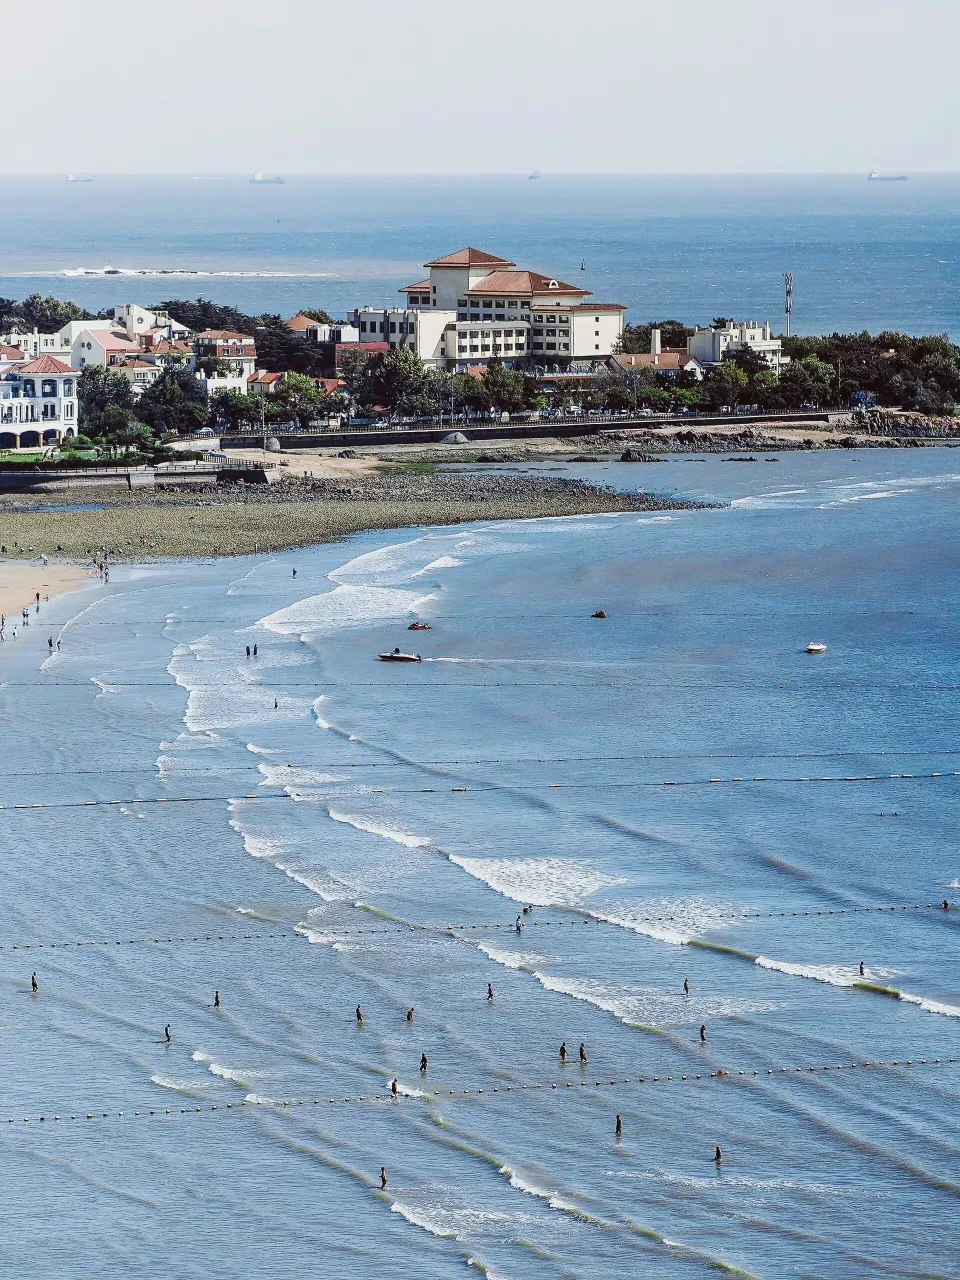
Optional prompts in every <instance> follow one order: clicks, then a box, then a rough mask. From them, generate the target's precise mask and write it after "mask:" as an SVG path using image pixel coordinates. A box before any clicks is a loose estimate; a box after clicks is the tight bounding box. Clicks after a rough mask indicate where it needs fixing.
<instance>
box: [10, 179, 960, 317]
mask: <svg viewBox="0 0 960 1280" xmlns="http://www.w3.org/2000/svg"><path fill="white" fill-rule="evenodd" d="M468 244H472V245H474V246H475V247H478V248H481V249H485V250H487V251H488V252H493V253H497V254H501V255H504V256H506V257H508V258H511V259H515V260H516V262H517V263H518V264H519V265H520V266H522V267H527V268H532V269H534V270H539V271H544V272H546V273H547V274H551V275H556V276H558V277H560V278H562V279H566V280H568V281H571V282H574V283H576V284H578V285H582V287H584V288H586V289H589V290H591V291H592V292H593V294H594V295H595V297H596V298H597V300H599V301H605V302H611V301H612V302H622V303H624V304H625V305H626V306H627V307H629V315H628V319H630V320H633V321H641V322H642V321H647V320H651V319H664V318H667V317H671V318H675V319H679V320H683V321H685V322H686V323H688V324H691V325H692V324H698V323H699V324H708V323H709V322H710V321H711V319H712V318H713V317H714V316H717V315H724V316H734V317H736V318H738V319H754V320H761V321H763V320H770V322H771V323H772V324H773V326H774V328H775V330H776V329H778V328H782V322H783V273H784V272H785V271H791V272H792V273H793V276H794V310H793V331H794V332H795V333H798V334H815V333H830V332H834V331H841V332H851V331H859V330H862V329H867V330H870V331H871V332H874V333H877V332H880V331H881V330H884V329H898V330H901V331H903V332H906V333H912V334H928V333H949V334H951V335H952V336H953V338H954V340H957V339H960V320H958V310H957V297H958V293H960V175H957V174H911V175H910V177H909V180H908V181H906V182H894V183H887V182H867V181H866V180H865V174H863V173H857V174H831V175H727V176H724V175H712V176H710V175H691V176H657V175H632V176H631V175H626V176H622V175H621V176H609V177H604V176H597V175H590V176H572V175H565V176H555V175H551V174H544V175H542V177H540V178H539V179H537V180H535V181H530V180H529V179H528V178H527V177H525V176H515V177H505V176H503V177H497V176H480V177H475V178H464V177H442V178H441V177H430V176H426V177H411V178H383V177H370V178H363V177H326V178H324V177H296V176H289V177H288V179H287V181H286V184H285V185H283V186H268V185H255V184H252V183H251V182H250V181H249V180H248V179H247V178H246V177H239V176H238V177H234V178H224V177H219V178H217V177H204V176H203V175H197V176H196V177H193V176H183V177H122V176H115V177H97V178H96V180H95V181H92V182H89V183H87V182H75V183H68V182H66V180H65V179H64V178H63V177H13V176H0V294H2V295H3V296H6V297H11V298H21V297H24V296H26V295H27V294H30V293H34V292H40V293H43V294H44V295H46V294H48V293H53V294H55V295H56V296H58V297H64V298H72V299H74V300H75V301H77V302H79V303H81V304H82V305H84V306H85V307H87V308H89V309H90V310H93V311H96V310H99V309H101V308H104V307H111V306H115V305H117V304H118V303H121V302H127V301H133V302H140V303H144V304H150V303H155V302H157V301H160V300H163V299H167V298H170V297H183V296H186V297H197V296H203V297H207V298H213V299H215V300H217V301H220V302H224V303H229V304H231V305H233V306H236V307H238V308H240V309H241V310H244V311H247V312H253V313H257V314H259V313H260V312H263V311H270V312H274V313H280V314H282V315H284V316H288V315H291V314H293V313H295V312H296V311H297V310H298V309H299V308H300V307H311V308H314V307H326V309H327V310H328V311H330V312H331V313H332V314H333V315H335V316H343V315H345V314H346V312H347V311H349V310H350V309H351V308H353V307H355V306H361V305H364V304H371V305H374V306H383V305H384V304H391V303H395V302H397V301H398V293H397V291H398V289H401V288H402V287H403V286H404V285H409V284H413V283H415V282H417V281H419V280H420V279H422V276H423V263H425V262H428V261H429V260H431V259H432V258H436V257H437V256H438V255H440V254H444V253H449V252H452V251H454V250H456V249H459V248H463V247H464V246H466V245H468ZM107 267H110V268H112V269H113V270H118V271H123V272H131V271H132V272H134V273H147V274H133V275H130V276H122V277H117V276H112V275H111V276H105V275H103V271H104V269H105V268H107ZM581 267H582V268H583V269H581ZM159 272H172V273H173V274H170V275H159V276H158V275H157V273H159ZM87 273H93V274H87Z"/></svg>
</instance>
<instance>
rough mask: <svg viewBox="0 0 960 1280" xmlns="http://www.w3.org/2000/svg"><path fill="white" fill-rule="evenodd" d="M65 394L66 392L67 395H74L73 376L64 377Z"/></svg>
mask: <svg viewBox="0 0 960 1280" xmlns="http://www.w3.org/2000/svg"><path fill="white" fill-rule="evenodd" d="M63 394H64V395H65V396H72V395H73V379H72V378H65V379H64V382H63Z"/></svg>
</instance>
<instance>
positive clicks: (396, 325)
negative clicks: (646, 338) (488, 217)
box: [350, 249, 626, 371]
mask: <svg viewBox="0 0 960 1280" xmlns="http://www.w3.org/2000/svg"><path fill="white" fill-rule="evenodd" d="M425 266H426V267H427V269H428V270H429V272H430V275H429V276H428V277H427V279H426V280H422V281H420V282H419V283H417V284H412V285H407V286H406V287H405V288H404V289H401V290H400V292H401V293H402V294H404V295H405V296H406V305H405V306H403V307H395V308H388V309H379V308H375V307H361V308H359V309H358V310H357V311H354V312H353V313H352V314H351V316H350V319H351V322H352V323H353V324H354V325H356V327H357V329H358V330H359V337H360V343H361V344H364V343H372V342H386V343H387V344H388V345H389V347H393V348H396V347H411V348H412V349H413V350H414V351H416V353H417V355H418V356H420V358H421V359H422V360H423V361H424V362H425V363H426V364H429V365H433V366H435V367H437V368H443V369H448V370H451V371H453V370H465V369H468V368H471V367H476V366H478V365H479V366H482V365H485V364H487V363H488V362H489V361H490V360H492V359H500V360H502V361H503V362H504V364H506V365H508V366H509V367H511V368H518V369H524V370H530V371H533V370H535V369H537V368H550V367H553V368H554V369H557V368H564V367H570V366H571V365H574V364H580V365H584V366H585V367H588V366H593V365H599V364H603V363H604V362H605V361H606V360H607V359H608V358H609V356H610V355H611V353H612V352H613V349H614V346H615V344H616V342H617V340H618V339H619V337H620V334H621V333H622V331H623V316H624V312H625V311H626V307H624V306H621V305H620V304H619V303H611V302H607V303H602V302H601V303H598V302H593V301H590V299H591V298H592V294H591V293H590V291H589V290H587V289H581V288H580V287H579V286H577V285H572V284H567V283H565V282H564V281H562V280H557V279H555V278H553V277H551V276H545V275H541V274H540V273H539V272H537V271H525V270H518V269H516V264H515V263H513V262H510V261H508V260H507V259H505V258H498V257H495V256H494V255H493V254H490V253H485V252H483V251H482V250H479V249H461V250H460V251H459V252H458V253H452V254H449V255H447V256H446V257H444V258H436V259H435V260H434V261H432V262H428V263H425Z"/></svg>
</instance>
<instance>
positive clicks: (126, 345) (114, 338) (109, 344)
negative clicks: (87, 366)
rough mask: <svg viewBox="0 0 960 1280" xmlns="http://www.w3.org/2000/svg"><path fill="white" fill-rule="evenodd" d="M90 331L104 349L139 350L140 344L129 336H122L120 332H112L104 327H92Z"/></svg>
mask: <svg viewBox="0 0 960 1280" xmlns="http://www.w3.org/2000/svg"><path fill="white" fill-rule="evenodd" d="M88 332H89V333H90V334H91V335H92V336H93V337H94V338H96V340H97V342H99V343H100V345H101V347H103V349H104V351H139V350H140V346H139V344H138V343H136V342H131V341H130V339H129V338H122V337H121V336H120V335H119V334H118V333H110V332H109V331H106V330H103V329H90V330H88Z"/></svg>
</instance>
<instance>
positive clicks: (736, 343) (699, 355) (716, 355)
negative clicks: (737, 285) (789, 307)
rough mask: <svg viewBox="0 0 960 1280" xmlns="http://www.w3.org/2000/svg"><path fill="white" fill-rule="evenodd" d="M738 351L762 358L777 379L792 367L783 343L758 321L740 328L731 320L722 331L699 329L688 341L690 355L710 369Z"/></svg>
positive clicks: (750, 321)
mask: <svg viewBox="0 0 960 1280" xmlns="http://www.w3.org/2000/svg"><path fill="white" fill-rule="evenodd" d="M738 347H749V348H750V350H751V351H755V352H756V354H757V355H758V356H762V357H763V359H764V360H766V362H767V364H768V365H769V367H770V369H771V371H772V372H773V373H775V374H777V375H778V376H779V374H780V370H781V369H782V368H783V367H784V366H785V365H787V364H789V363H790V357H789V356H785V355H784V354H783V344H782V342H781V341H780V339H779V338H775V337H774V336H773V333H772V331H771V329H770V324H769V322H768V323H767V324H760V323H759V322H758V321H756V320H747V321H746V322H745V323H744V324H737V322H736V321H735V320H728V321H727V323H726V324H725V325H724V326H723V327H722V328H719V329H709V328H708V329H701V328H699V327H698V328H697V330H696V332H694V333H693V334H691V335H690V337H689V338H688V339H687V351H688V352H689V353H690V355H692V356H694V357H696V359H697V360H699V361H700V363H701V364H703V365H707V366H708V367H709V366H710V365H714V364H719V363H720V362H721V361H722V360H723V357H724V356H725V355H726V353H727V352H728V351H736V350H737V348H738Z"/></svg>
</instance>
